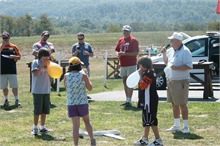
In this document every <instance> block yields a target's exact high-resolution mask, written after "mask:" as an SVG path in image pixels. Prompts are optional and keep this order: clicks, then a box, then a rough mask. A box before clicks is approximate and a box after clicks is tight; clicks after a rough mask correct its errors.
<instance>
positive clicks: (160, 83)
mask: <svg viewBox="0 0 220 146" xmlns="http://www.w3.org/2000/svg"><path fill="white" fill-rule="evenodd" d="M156 84H157V89H159V90H163V89H166V85H167V83H166V77H165V75H164V74H163V75H157V77H156Z"/></svg>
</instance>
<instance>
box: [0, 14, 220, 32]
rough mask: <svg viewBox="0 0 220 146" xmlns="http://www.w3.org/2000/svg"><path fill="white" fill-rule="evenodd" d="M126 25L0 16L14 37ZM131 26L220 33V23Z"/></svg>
mask: <svg viewBox="0 0 220 146" xmlns="http://www.w3.org/2000/svg"><path fill="white" fill-rule="evenodd" d="M123 25H124V24H120V23H110V24H99V23H94V22H91V21H90V20H89V19H84V20H79V21H78V22H70V21H68V20H66V21H65V20H60V21H59V20H57V19H56V20H55V19H51V18H49V16H48V15H47V14H42V15H41V16H40V17H39V19H36V18H33V17H32V16H31V15H30V14H25V15H24V16H21V17H12V16H5V15H0V29H1V32H3V31H8V32H9V33H10V34H11V35H13V36H33V35H39V34H41V33H42V31H44V30H48V31H49V32H51V33H52V34H75V33H77V32H79V31H83V32H86V33H111V32H121V28H122V26H123ZM129 25H131V27H132V31H134V32H142V31H197V30H200V31H207V30H209V31H219V30H220V22H219V21H212V22H208V23H202V24H201V23H196V22H187V23H180V22H175V23H171V24H162V23H158V22H146V23H143V22H136V21H135V22H132V23H130V24H129Z"/></svg>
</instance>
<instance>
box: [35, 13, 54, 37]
mask: <svg viewBox="0 0 220 146" xmlns="http://www.w3.org/2000/svg"><path fill="white" fill-rule="evenodd" d="M37 24H38V25H39V26H38V29H37V32H36V33H37V34H41V33H42V31H44V30H47V31H49V32H51V33H52V32H53V24H52V22H51V19H50V18H48V15H47V14H43V15H41V16H40V21H39V23H37Z"/></svg>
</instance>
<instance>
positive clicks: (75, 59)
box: [69, 57, 84, 65]
mask: <svg viewBox="0 0 220 146" xmlns="http://www.w3.org/2000/svg"><path fill="white" fill-rule="evenodd" d="M69 64H71V65H78V64H82V65H83V64H84V63H83V62H82V61H81V60H80V59H79V58H78V57H71V58H70V59H69Z"/></svg>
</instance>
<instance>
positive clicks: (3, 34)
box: [2, 31, 10, 37]
mask: <svg viewBox="0 0 220 146" xmlns="http://www.w3.org/2000/svg"><path fill="white" fill-rule="evenodd" d="M2 36H6V37H10V34H9V33H8V32H6V31H5V32H3V33H2Z"/></svg>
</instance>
